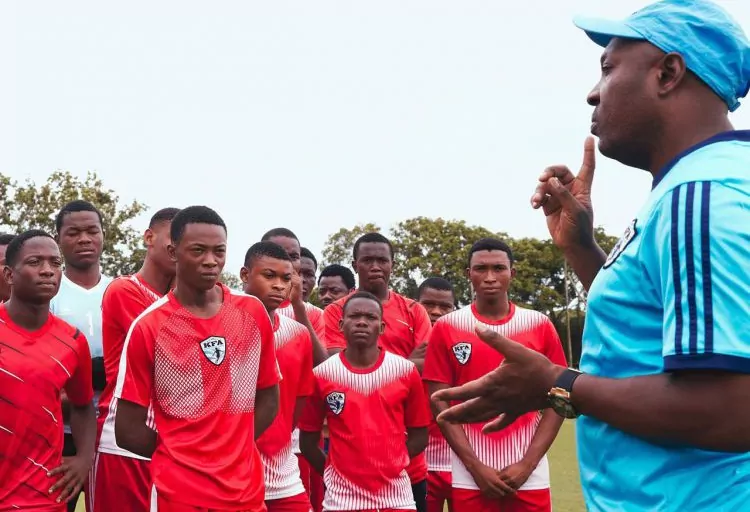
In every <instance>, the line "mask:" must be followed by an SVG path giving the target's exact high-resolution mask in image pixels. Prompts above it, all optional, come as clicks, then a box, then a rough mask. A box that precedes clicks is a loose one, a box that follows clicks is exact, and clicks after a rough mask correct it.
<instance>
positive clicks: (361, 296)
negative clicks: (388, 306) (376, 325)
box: [341, 290, 383, 318]
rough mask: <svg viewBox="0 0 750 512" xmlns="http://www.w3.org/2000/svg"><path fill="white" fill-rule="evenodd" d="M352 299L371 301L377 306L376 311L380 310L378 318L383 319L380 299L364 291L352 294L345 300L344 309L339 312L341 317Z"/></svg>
mask: <svg viewBox="0 0 750 512" xmlns="http://www.w3.org/2000/svg"><path fill="white" fill-rule="evenodd" d="M354 299H368V300H372V301H374V302H375V303H377V305H378V309H379V310H380V317H381V318H382V317H383V303H382V302H380V299H378V298H377V297H376V296H375V295H373V294H372V293H370V292H366V291H364V290H360V291H358V292H354V293H352V294H351V295H350V296H349V298H347V299H346V302H344V307H343V308H342V310H341V313H342V315H345V314H346V307H347V306H348V305H349V303H350V302H351V301H353V300H354Z"/></svg>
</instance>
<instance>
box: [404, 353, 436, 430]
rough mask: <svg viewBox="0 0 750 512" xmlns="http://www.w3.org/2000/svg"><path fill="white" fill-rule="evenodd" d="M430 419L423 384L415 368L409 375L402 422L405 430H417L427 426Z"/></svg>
mask: <svg viewBox="0 0 750 512" xmlns="http://www.w3.org/2000/svg"><path fill="white" fill-rule="evenodd" d="M431 419H432V415H431V414H430V410H429V407H428V402H427V395H426V394H425V391H424V384H423V383H422V378H421V377H420V376H419V372H418V371H417V369H416V367H415V368H413V369H412V371H411V372H410V373H409V395H408V396H407V398H406V407H405V410H404V422H405V423H406V428H419V427H426V426H428V425H429V424H430V420H431Z"/></svg>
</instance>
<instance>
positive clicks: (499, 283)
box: [468, 251, 515, 300]
mask: <svg viewBox="0 0 750 512" xmlns="http://www.w3.org/2000/svg"><path fill="white" fill-rule="evenodd" d="M470 264H471V266H470V267H469V271H468V274H469V280H470V281H471V284H472V286H473V287H474V291H476V293H477V299H479V300H497V299H500V298H502V297H505V295H506V294H507V293H508V287H509V286H510V282H511V280H512V279H513V276H514V275H515V270H514V269H513V268H512V265H511V264H510V258H508V254H507V253H505V252H503V251H477V252H475V253H474V254H472V255H471V263H470Z"/></svg>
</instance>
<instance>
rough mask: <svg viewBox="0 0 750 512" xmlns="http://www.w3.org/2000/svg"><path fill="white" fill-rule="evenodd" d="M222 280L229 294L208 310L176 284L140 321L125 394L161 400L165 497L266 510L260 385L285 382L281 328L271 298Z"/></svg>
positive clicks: (128, 347)
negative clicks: (277, 335)
mask: <svg viewBox="0 0 750 512" xmlns="http://www.w3.org/2000/svg"><path fill="white" fill-rule="evenodd" d="M217 286H219V287H220V289H221V291H222V293H223V297H224V302H223V304H222V306H221V308H220V309H219V311H218V313H216V314H215V315H214V316H213V317H211V318H199V317H197V316H195V315H193V314H192V313H190V311H188V310H187V309H186V308H184V307H183V306H182V305H181V304H180V303H179V302H178V301H177V299H176V298H175V296H174V293H172V292H170V293H169V294H167V295H166V296H165V297H163V298H161V299H159V300H158V301H156V302H155V303H154V304H152V305H151V306H150V307H149V308H148V309H146V311H144V312H143V313H142V314H141V315H140V316H139V317H138V318H136V320H135V321H134V322H133V324H132V325H131V327H130V330H129V332H128V335H127V338H126V339H125V347H124V349H123V354H122V359H121V362H120V369H119V374H118V376H117V386H116V388H115V396H116V397H117V398H119V399H121V400H127V401H129V402H133V403H134V404H138V405H140V406H142V407H148V406H149V404H151V403H152V402H153V408H154V419H155V422H156V427H157V428H158V430H159V435H158V436H157V441H156V451H155V452H154V454H153V457H152V459H151V473H152V476H153V480H154V486H155V488H156V492H157V494H158V495H161V496H162V497H163V499H164V500H166V501H169V502H173V503H180V504H187V505H190V506H193V507H198V508H209V509H220V510H237V509H250V510H261V509H262V508H263V502H264V485H263V464H262V462H261V460H260V455H259V454H258V450H257V448H256V445H255V441H254V438H255V435H254V416H255V396H256V390H258V389H265V388H268V387H271V386H274V385H276V384H277V383H278V382H279V380H280V378H281V376H280V374H279V370H278V365H277V363H276V353H275V349H274V340H273V327H272V326H271V322H270V319H269V317H268V313H267V312H266V310H265V308H264V307H263V304H261V302H260V301H259V300H258V299H257V298H255V297H252V296H250V295H245V294H240V293H234V292H231V291H230V290H229V289H228V288H227V287H226V286H224V285H217Z"/></svg>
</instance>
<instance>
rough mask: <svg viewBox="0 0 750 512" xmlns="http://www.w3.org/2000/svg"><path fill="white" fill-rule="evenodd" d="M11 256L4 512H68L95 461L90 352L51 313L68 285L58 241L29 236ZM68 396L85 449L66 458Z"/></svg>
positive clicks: (3, 379)
mask: <svg viewBox="0 0 750 512" xmlns="http://www.w3.org/2000/svg"><path fill="white" fill-rule="evenodd" d="M5 256H6V265H5V266H4V268H3V277H4V279H5V280H6V281H7V282H8V284H9V285H10V287H11V296H10V299H9V300H8V302H7V303H5V304H1V305H0V510H4V511H5V510H35V511H40V512H62V511H64V510H65V509H66V505H65V503H66V502H67V501H68V500H70V499H72V498H75V497H77V496H78V493H79V492H80V490H81V488H82V487H83V484H84V482H85V480H86V478H87V476H88V472H89V469H90V468H91V463H92V461H93V459H94V441H95V438H96V421H95V415H94V406H93V404H92V399H93V398H94V392H93V385H92V372H91V355H90V353H89V346H88V342H87V341H86V337H85V336H84V335H83V334H82V333H81V332H80V331H79V330H78V329H76V328H75V327H73V326H71V325H69V324H67V323H65V322H64V321H62V320H60V319H59V318H57V317H55V316H54V315H52V314H51V313H50V312H49V303H50V300H52V297H54V296H55V294H56V293H57V290H58V289H59V288H60V279H61V277H62V257H61V256H60V250H59V248H58V246H57V244H56V243H55V240H54V239H53V238H52V237H51V236H50V235H48V234H47V233H45V232H43V231H39V230H32V231H26V232H25V233H22V234H20V235H18V236H17V237H15V238H14V239H13V240H12V241H11V242H10V244H9V245H8V247H7V252H6V255H5ZM63 392H64V393H66V394H67V397H68V400H69V403H70V426H71V431H72V433H73V438H74V440H75V443H76V447H77V448H78V450H77V453H76V454H75V455H73V456H71V457H65V458H63V457H62V452H63V418H62V403H61V394H62V393H63Z"/></svg>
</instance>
